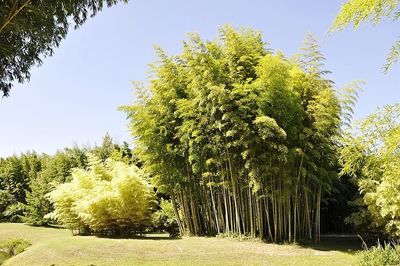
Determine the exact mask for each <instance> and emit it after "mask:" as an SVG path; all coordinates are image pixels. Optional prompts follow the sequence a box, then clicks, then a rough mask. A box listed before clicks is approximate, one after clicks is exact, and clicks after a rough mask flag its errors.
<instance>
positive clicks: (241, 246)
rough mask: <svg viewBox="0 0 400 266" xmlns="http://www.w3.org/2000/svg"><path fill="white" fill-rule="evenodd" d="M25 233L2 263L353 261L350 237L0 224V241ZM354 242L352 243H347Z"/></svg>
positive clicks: (305, 262)
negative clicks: (22, 244)
mask: <svg viewBox="0 0 400 266" xmlns="http://www.w3.org/2000/svg"><path fill="white" fill-rule="evenodd" d="M14 237H18V238H25V239H28V240H30V241H31V242H32V246H31V247H29V248H28V249H27V250H26V251H25V252H23V253H21V254H18V255H17V256H15V257H13V258H11V259H9V260H7V261H5V264H4V265H354V264H355V262H356V255H355V254H354V250H355V249H356V248H357V246H359V244H357V243H356V242H353V241H356V239H355V238H352V239H350V238H344V239H342V238H337V237H336V238H335V237H323V238H322V239H321V240H322V244H321V245H318V246H316V245H310V246H305V245H276V244H265V243H262V242H257V241H238V240H234V239H229V238H205V237H184V238H182V239H165V238H164V237H166V235H151V236H149V237H147V238H141V239H108V238H97V237H93V236H72V235H71V233H70V232H69V231H68V230H65V229H54V228H43V227H32V226H27V225H23V224H10V223H6V224H0V241H1V240H4V239H7V238H14ZM351 243H353V244H351Z"/></svg>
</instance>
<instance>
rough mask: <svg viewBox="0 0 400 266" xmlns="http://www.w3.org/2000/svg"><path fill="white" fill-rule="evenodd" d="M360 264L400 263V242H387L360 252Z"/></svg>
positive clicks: (384, 264)
mask: <svg viewBox="0 0 400 266" xmlns="http://www.w3.org/2000/svg"><path fill="white" fill-rule="evenodd" d="M359 256H360V259H359V263H358V264H359V265H360V266H389V265H390V266H392V265H400V244H399V243H393V242H391V243H385V244H384V245H381V244H380V243H378V245H376V246H373V247H370V248H367V249H365V250H364V251H361V252H360V253H359Z"/></svg>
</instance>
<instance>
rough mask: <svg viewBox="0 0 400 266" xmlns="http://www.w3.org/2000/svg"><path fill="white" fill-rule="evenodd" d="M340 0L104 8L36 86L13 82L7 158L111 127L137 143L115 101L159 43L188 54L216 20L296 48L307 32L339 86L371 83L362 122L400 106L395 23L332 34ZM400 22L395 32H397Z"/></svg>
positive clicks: (2, 148) (6, 104)
mask: <svg viewBox="0 0 400 266" xmlns="http://www.w3.org/2000/svg"><path fill="white" fill-rule="evenodd" d="M342 3H343V1H340V0H329V1H320V0H302V1H293V0H275V1H272V0H269V1H265V0H258V1H255V0H247V1H239V0H223V1H222V0H218V1H215V0H214V1H212V0H203V1H187V0H186V1H184V0H179V1H178V0H136V1H134V0H131V2H130V3H129V4H127V5H125V4H119V5H117V6H114V7H112V8H109V9H105V10H103V11H102V12H101V13H99V14H98V15H97V16H96V17H95V18H92V19H89V20H88V21H87V22H86V23H85V24H84V25H83V26H82V27H81V28H79V29H78V30H76V31H75V30H71V31H70V33H69V35H68V36H67V38H66V40H64V41H63V42H62V44H61V46H60V47H59V48H58V49H56V51H55V55H54V56H53V57H51V58H46V59H45V60H44V64H43V65H42V66H41V67H37V68H34V69H33V70H32V78H31V81H30V82H29V83H26V84H23V85H20V84H16V85H15V87H14V89H13V90H12V91H11V96H10V97H9V98H4V99H0V113H1V118H2V121H1V133H0V134H1V135H0V136H1V137H0V156H6V155H11V154H13V153H20V152H22V151H26V150H32V149H33V150H36V151H37V152H47V153H54V152H55V151H56V150H57V149H60V148H64V147H67V146H72V145H74V144H78V145H93V144H94V143H100V142H101V139H102V136H103V135H104V134H105V133H106V132H109V134H110V135H111V137H113V138H114V139H115V140H116V141H119V142H122V141H124V140H127V141H129V142H131V138H130V136H129V133H128V130H127V121H126V119H125V115H124V114H123V113H121V112H119V111H117V107H118V106H119V105H123V104H129V103H131V102H132V101H133V92H132V85H131V81H133V80H140V81H146V79H147V78H148V75H149V68H148V64H149V63H151V62H154V60H155V56H154V52H153V45H154V44H157V45H159V46H161V47H163V48H165V50H166V51H168V52H170V53H178V52H179V51H181V43H182V40H183V39H185V38H186V33H188V32H198V33H199V34H200V35H201V36H202V37H203V38H207V39H214V38H215V36H216V34H217V29H218V27H219V26H221V25H224V24H227V23H228V24H231V25H233V26H246V27H252V28H254V29H258V30H260V31H262V33H263V36H264V40H265V41H267V42H269V43H270V44H271V48H273V49H279V50H282V51H283V52H284V53H285V54H287V55H293V54H294V53H296V52H297V51H298V48H299V47H300V45H301V43H302V40H303V37H304V36H305V34H306V32H313V33H314V34H316V35H317V36H318V38H319V40H320V43H321V46H322V51H323V53H324V54H325V57H326V60H327V61H326V68H327V69H329V70H331V71H332V72H333V74H332V75H331V78H332V79H333V80H334V81H335V82H336V86H338V87H340V86H342V85H343V84H345V83H348V82H350V81H351V80H354V79H363V80H365V81H366V82H367V85H366V86H365V87H364V89H365V90H364V92H363V93H362V94H361V97H360V98H359V101H358V104H357V108H356V114H355V117H356V118H360V117H364V116H366V115H367V114H369V113H371V112H373V111H374V110H375V109H376V107H377V106H382V105H384V104H388V103H395V102H400V88H399V85H400V77H399V75H398V74H399V70H400V66H399V64H398V65H397V66H396V67H395V68H393V69H392V71H391V72H390V73H389V74H388V75H384V74H382V70H381V67H382V66H383V64H384V62H385V58H386V55H387V52H388V50H389V48H390V46H391V44H392V43H393V42H394V41H395V39H396V37H397V36H399V35H400V31H399V30H398V24H397V23H390V22H386V23H382V24H379V25H377V26H375V27H373V26H370V25H364V26H362V27H361V28H360V29H359V30H358V31H354V30H352V29H350V28H349V29H347V30H345V31H343V32H337V33H334V34H333V35H330V36H329V35H328V34H327V30H328V28H329V26H330V24H331V22H332V20H333V18H334V16H335V14H336V13H337V12H338V10H339V7H340V5H341V4H342ZM396 27H397V28H396Z"/></svg>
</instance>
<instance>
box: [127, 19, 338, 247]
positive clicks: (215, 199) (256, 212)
mask: <svg viewBox="0 0 400 266" xmlns="http://www.w3.org/2000/svg"><path fill="white" fill-rule="evenodd" d="M156 50H157V53H158V55H159V62H158V63H157V64H154V65H151V67H152V73H153V75H152V78H151V80H150V82H149V86H148V87H146V88H145V87H144V86H143V85H140V84H137V86H136V87H137V98H138V100H137V101H136V102H135V103H134V104H133V105H130V106H124V107H121V109H122V110H123V111H125V112H126V113H127V114H128V117H129V119H130V121H131V122H130V129H131V132H132V134H133V136H134V137H135V141H136V142H135V145H136V150H137V153H138V156H139V158H140V160H141V163H142V164H143V167H144V169H145V170H146V171H148V173H149V174H150V175H151V176H152V182H153V183H154V184H155V185H156V186H157V188H158V190H160V191H162V192H165V193H168V194H169V195H171V198H172V201H173V203H174V209H175V213H176V215H177V217H178V224H179V227H180V230H181V231H182V232H185V233H188V234H191V235H216V234H227V235H247V236H251V237H258V238H260V239H263V240H265V241H272V242H281V241H289V242H293V241H297V240H299V239H313V240H315V241H319V238H320V213H321V200H322V199H323V197H324V195H327V194H329V192H330V190H331V184H332V182H333V180H334V179H335V178H337V171H336V169H337V168H336V166H337V150H338V144H337V137H338V135H339V134H340V124H341V122H340V117H341V113H342V108H341V104H340V101H339V97H338V95H337V93H336V92H335V90H334V88H333V86H332V84H333V82H332V81H330V80H328V79H327V78H325V74H326V73H327V72H326V71H323V70H322V68H323V60H324V58H323V56H322V54H321V53H320V51H319V46H318V44H317V43H316V42H315V41H314V39H313V37H312V36H308V37H307V38H306V41H305V45H304V47H303V48H302V50H301V51H302V52H301V53H300V54H298V55H296V56H294V57H293V58H287V57H285V56H284V55H283V53H281V52H273V51H272V50H271V49H269V48H268V47H267V44H266V43H265V42H264V41H263V40H262V36H261V34H260V33H258V32H256V31H253V30H250V29H239V30H236V29H233V28H232V27H229V26H224V27H222V28H221V29H220V31H219V37H218V38H217V39H216V40H215V41H203V40H202V39H201V38H200V37H199V36H198V35H196V34H192V35H190V36H189V39H188V41H185V42H184V44H183V51H182V53H181V54H179V55H176V56H168V55H166V54H165V53H164V52H163V51H162V50H161V49H159V48H157V49H156Z"/></svg>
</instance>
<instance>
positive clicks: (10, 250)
mask: <svg viewBox="0 0 400 266" xmlns="http://www.w3.org/2000/svg"><path fill="white" fill-rule="evenodd" d="M30 245H31V243H30V242H29V241H27V240H25V239H20V238H15V239H14V238H12V239H8V240H5V241H3V242H1V243H0V261H1V260H2V258H3V259H4V260H5V259H7V258H8V257H12V256H15V255H17V254H19V253H21V252H23V251H24V250H25V249H27V248H28V247H29V246H30Z"/></svg>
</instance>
